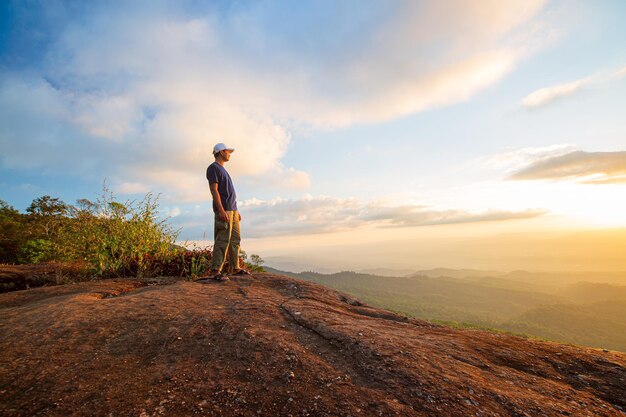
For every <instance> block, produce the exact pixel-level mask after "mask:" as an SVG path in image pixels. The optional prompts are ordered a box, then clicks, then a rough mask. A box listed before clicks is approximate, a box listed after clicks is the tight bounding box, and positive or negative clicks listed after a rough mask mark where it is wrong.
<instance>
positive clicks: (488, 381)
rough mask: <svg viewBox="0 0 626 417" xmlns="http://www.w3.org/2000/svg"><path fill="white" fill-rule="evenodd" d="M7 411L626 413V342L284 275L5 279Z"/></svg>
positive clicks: (2, 326) (1, 385) (0, 325)
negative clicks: (26, 286) (583, 342)
mask: <svg viewBox="0 0 626 417" xmlns="http://www.w3.org/2000/svg"><path fill="white" fill-rule="evenodd" d="M0 351H1V352H2V355H1V358H0V414H1V415H3V416H35V415H41V416H71V415H81V416H82V415H93V416H120V415H129V416H130V415H133V416H142V417H144V416H189V415H206V416H564V415H570V416H624V415H626V413H624V410H626V355H625V354H622V353H618V352H610V351H602V350H595V349H589V348H583V347H577V346H571V345H564V344H558V343H552V342H540V341H532V340H526V339H523V338H519V337H514V336H510V335H504V334H499V333H492V332H486V331H477V330H455V329H450V328H447V327H443V326H439V325H433V324H430V323H427V322H424V321H420V320H411V319H407V318H405V317H403V316H399V315H396V314H394V313H391V312H388V311H385V310H381V309H377V308H372V307H368V306H366V305H362V304H361V303H359V302H358V301H356V300H354V299H351V298H350V297H349V296H346V295H344V294H341V293H338V292H336V291H334V290H331V289H328V288H326V287H323V286H320V285H316V284H312V283H308V282H304V281H299V280H296V279H292V278H288V277H285V276H280V275H273V274H255V275H253V276H251V277H242V278H236V279H233V280H231V281H230V282H227V283H217V282H211V283H207V284H199V283H193V282H189V281H183V280H179V279H174V278H161V279H153V280H143V281H141V280H132V279H118V280H103V281H95V282H85V283H80V284H73V285H64V286H57V287H43V288H36V289H31V290H25V291H17V292H12V293H6V294H1V295H0Z"/></svg>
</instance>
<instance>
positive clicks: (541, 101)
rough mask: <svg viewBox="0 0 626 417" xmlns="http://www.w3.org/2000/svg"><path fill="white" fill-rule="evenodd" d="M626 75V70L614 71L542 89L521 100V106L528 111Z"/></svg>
mask: <svg viewBox="0 0 626 417" xmlns="http://www.w3.org/2000/svg"><path fill="white" fill-rule="evenodd" d="M625 75H626V68H622V69H620V70H618V71H614V72H613V73H611V74H609V75H605V74H595V75H591V76H589V77H585V78H581V79H578V80H575V81H572V82H568V83H565V84H560V85H555V86H551V87H544V88H540V89H539V90H536V91H534V92H532V93H530V94H529V95H527V96H526V97H525V98H524V99H523V100H522V105H523V106H524V107H526V108H528V109H533V108H538V107H543V106H546V105H548V104H550V103H552V102H554V101H556V100H559V99H562V98H565V97H569V96H572V95H574V94H575V93H577V92H578V91H580V90H581V89H583V88H586V87H592V86H597V85H603V84H606V83H609V82H611V81H614V80H617V79H620V78H622V77H624V76H625Z"/></svg>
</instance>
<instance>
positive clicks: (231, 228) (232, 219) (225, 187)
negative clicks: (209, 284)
mask: <svg viewBox="0 0 626 417" xmlns="http://www.w3.org/2000/svg"><path fill="white" fill-rule="evenodd" d="M234 151H235V149H233V148H229V147H227V146H226V145H224V144H223V143H218V144H217V145H215V146H214V147H213V156H214V157H215V162H213V163H212V164H211V165H209V167H208V168H207V170H206V177H207V180H208V181H209V188H210V190H211V196H212V197H213V213H215V230H214V244H213V258H212V261H211V271H210V273H209V275H207V276H205V277H203V278H204V279H215V280H218V281H227V280H228V277H227V276H226V275H225V274H222V267H223V266H224V262H225V261H226V260H228V265H229V269H230V270H231V271H233V272H234V275H250V272H248V271H247V270H245V269H243V268H242V267H240V265H239V246H240V243H241V234H240V229H239V221H240V220H241V215H240V214H239V212H238V211H237V195H236V194H235V187H234V186H233V181H232V179H231V178H230V175H229V174H228V172H227V171H226V169H225V168H224V164H225V163H226V162H228V161H229V160H230V154H231V153H233V152H234Z"/></svg>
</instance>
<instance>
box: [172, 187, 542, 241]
mask: <svg viewBox="0 0 626 417" xmlns="http://www.w3.org/2000/svg"><path fill="white" fill-rule="evenodd" d="M239 209H240V211H241V212H242V213H243V215H244V216H245V228H246V235H247V236H249V237H266V236H273V235H299V234H313V233H329V232H338V231H345V230H351V229H356V228H360V227H364V226H375V227H381V228H389V227H418V226H432V225H444V224H458V223H476V222H491V221H504V220H515V219H527V218H533V217H538V216H541V215H544V214H546V213H547V211H546V210H543V209H528V210H522V211H507V210H495V209H493V210H486V211H482V212H470V211H465V210H438V209H435V208H432V207H429V206H421V205H404V206H392V205H389V204H385V203H383V202H373V201H359V200H357V199H354V198H346V199H341V198H335V197H328V196H315V197H314V196H311V195H305V196H304V197H303V198H300V199H281V198H276V199H273V200H267V201H263V200H258V199H250V200H246V201H243V202H241V203H240V205H239ZM207 216H208V215H207V213H205V212H200V211H197V210H191V211H190V212H188V213H182V214H181V215H180V216H179V218H178V219H176V220H177V222H178V224H180V225H183V226H184V228H185V230H187V231H192V230H197V229H198V228H203V227H206V223H207V218H208V217H207Z"/></svg>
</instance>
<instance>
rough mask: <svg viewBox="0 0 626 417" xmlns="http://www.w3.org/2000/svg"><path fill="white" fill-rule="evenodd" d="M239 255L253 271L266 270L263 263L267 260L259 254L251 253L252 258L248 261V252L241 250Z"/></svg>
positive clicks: (244, 263)
mask: <svg viewBox="0 0 626 417" xmlns="http://www.w3.org/2000/svg"><path fill="white" fill-rule="evenodd" d="M239 257H240V258H241V260H242V261H243V265H244V266H245V267H246V268H247V269H248V270H249V271H251V272H265V269H264V268H263V266H262V265H263V264H264V263H265V261H264V260H263V258H261V257H260V256H259V255H257V254H254V253H253V254H252V255H250V260H249V261H248V254H247V253H246V252H245V251H243V250H242V251H240V252H239Z"/></svg>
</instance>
